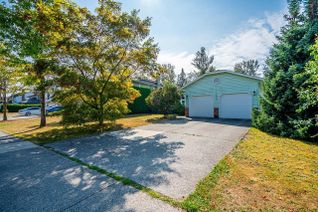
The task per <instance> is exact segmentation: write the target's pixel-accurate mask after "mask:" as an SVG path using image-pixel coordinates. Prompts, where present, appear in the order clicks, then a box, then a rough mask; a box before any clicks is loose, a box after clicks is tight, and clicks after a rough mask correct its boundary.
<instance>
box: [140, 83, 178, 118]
mask: <svg viewBox="0 0 318 212" xmlns="http://www.w3.org/2000/svg"><path fill="white" fill-rule="evenodd" d="M180 98H181V94H180V91H179V90H178V87H177V86H176V85H174V84H172V83H171V82H168V81H166V82H164V84H163V87H161V88H157V89H156V90H153V91H152V92H151V93H150V95H149V96H148V97H147V99H146V102H147V104H148V105H149V106H150V107H151V108H152V109H153V110H154V111H156V112H158V113H162V114H164V115H165V116H166V115H168V114H171V113H177V112H178V109H179V108H180V105H181V103H180Z"/></svg>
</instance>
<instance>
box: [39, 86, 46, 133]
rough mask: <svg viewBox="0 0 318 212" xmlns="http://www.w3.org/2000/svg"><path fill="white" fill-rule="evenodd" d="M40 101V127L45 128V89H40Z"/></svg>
mask: <svg viewBox="0 0 318 212" xmlns="http://www.w3.org/2000/svg"><path fill="white" fill-rule="evenodd" d="M40 101H41V122H40V127H45V126H46V109H45V89H41V91H40Z"/></svg>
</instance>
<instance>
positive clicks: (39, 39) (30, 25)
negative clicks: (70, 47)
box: [0, 0, 79, 127]
mask: <svg viewBox="0 0 318 212" xmlns="http://www.w3.org/2000/svg"><path fill="white" fill-rule="evenodd" d="M78 11H79V10H78V9H76V7H75V5H74V4H72V3H71V2H69V1H67V0H59V1H56V0H42V1H37V0H9V1H8V3H7V4H2V5H1V6H0V41H2V42H3V43H5V44H6V46H8V48H10V49H11V51H12V53H13V54H15V55H17V56H19V57H20V60H22V61H24V63H26V64H28V65H27V66H26V67H28V69H26V70H25V71H29V73H30V75H32V76H34V78H35V79H36V80H35V81H34V82H35V86H36V87H37V90H38V91H39V92H40V97H41V122H40V127H43V126H45V125H46V116H45V114H46V112H45V102H46V100H45V91H46V86H45V85H47V82H45V80H46V79H47V78H48V77H47V75H48V72H47V71H48V70H50V67H51V64H52V61H54V60H55V58H54V57H55V56H54V51H55V49H56V48H59V46H58V44H59V42H60V41H62V40H64V35H65V34H68V33H70V32H71V31H72V26H73V25H74V23H76V22H77V20H78V19H76V18H73V19H71V18H69V17H71V16H72V17H74V16H75V14H78Z"/></svg>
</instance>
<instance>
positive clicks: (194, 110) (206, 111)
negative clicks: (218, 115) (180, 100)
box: [189, 96, 213, 118]
mask: <svg viewBox="0 0 318 212" xmlns="http://www.w3.org/2000/svg"><path fill="white" fill-rule="evenodd" d="M189 116H190V117H202V118H213V97H212V96H193V97H190V99H189Z"/></svg>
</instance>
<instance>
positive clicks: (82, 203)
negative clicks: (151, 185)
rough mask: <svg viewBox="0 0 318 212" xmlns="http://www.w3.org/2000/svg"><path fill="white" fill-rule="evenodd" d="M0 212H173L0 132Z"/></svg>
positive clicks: (141, 195)
mask: <svg viewBox="0 0 318 212" xmlns="http://www.w3.org/2000/svg"><path fill="white" fill-rule="evenodd" d="M0 211H178V210H177V209H176V208H173V207H172V206H170V205H167V204H166V203H163V202H161V201H159V200H157V199H153V198H151V197H150V196H148V195H147V194H145V193H143V192H141V191H139V190H136V189H134V188H131V187H129V186H124V185H122V184H120V183H118V182H117V181H115V180H113V179H111V178H109V177H106V176H104V175H101V174H99V173H97V172H95V171H92V170H90V169H87V168H85V167H82V166H80V165H78V164H77V163H75V162H73V161H70V160H68V159H66V158H64V157H62V156H60V155H57V154H55V153H53V152H51V151H49V150H47V149H45V148H43V147H39V146H37V145H34V144H32V143H30V142H26V141H21V140H19V139H15V138H12V137H11V136H8V135H6V134H4V133H0Z"/></svg>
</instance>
